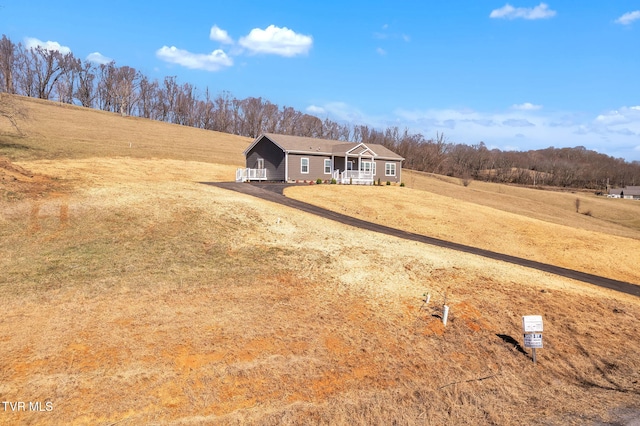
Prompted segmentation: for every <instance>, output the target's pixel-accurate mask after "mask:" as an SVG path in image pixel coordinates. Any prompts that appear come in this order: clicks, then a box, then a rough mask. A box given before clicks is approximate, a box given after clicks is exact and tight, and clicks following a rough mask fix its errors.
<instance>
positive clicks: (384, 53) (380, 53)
mask: <svg viewBox="0 0 640 426" xmlns="http://www.w3.org/2000/svg"><path fill="white" fill-rule="evenodd" d="M376 52H377V53H378V55H380V56H385V55H386V54H387V51H386V50H384V49H383V48H382V47H378V48H377V49H376Z"/></svg>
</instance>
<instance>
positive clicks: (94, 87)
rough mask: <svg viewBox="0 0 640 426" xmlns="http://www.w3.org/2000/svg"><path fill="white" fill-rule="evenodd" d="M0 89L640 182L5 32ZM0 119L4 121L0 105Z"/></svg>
mask: <svg viewBox="0 0 640 426" xmlns="http://www.w3.org/2000/svg"><path fill="white" fill-rule="evenodd" d="M0 92H5V93H11V94H17V95H22V96H29V97H35V98H40V99H47V100H56V101H59V102H62V103H69V104H76V105H81V106H84V107H88V108H95V109H100V110H104V111H111V112H116V113H120V114H122V115H133V116H138V117H143V118H149V119H152V120H159V121H165V122H169V123H176V124H181V125H185V126H193V127H198V128H202V129H207V130H216V131H220V132H226V133H231V134H236V135H240V136H247V137H251V138H254V137H256V136H258V135H259V134H261V133H281V134H287V135H297V136H308V137H316V138H324V139H334V140H344V141H351V142H364V143H377V144H381V145H384V146H385V147H387V148H389V149H391V150H393V151H395V152H397V153H398V154H400V155H402V156H403V157H404V158H405V159H406V161H405V163H404V167H405V168H409V169H414V170H419V171H426V172H431V173H438V174H446V175H449V176H456V177H460V178H461V179H465V180H468V179H482V180H490V181H495V182H505V183H516V184H525V185H550V186H564V187H575V188H591V189H605V188H606V187H607V185H611V186H625V185H640V162H638V161H634V162H631V163H629V162H626V161H625V160H624V159H621V158H613V157H610V156H607V155H604V154H600V153H597V152H595V151H590V150H587V149H585V148H584V147H576V148H553V147H550V148H547V149H543V150H536V151H527V152H517V151H500V150H498V149H492V150H489V149H487V147H486V146H485V144H484V143H483V142H480V143H478V144H476V145H472V146H469V145H465V144H458V143H453V142H449V141H448V140H447V139H446V138H445V136H444V135H442V134H438V135H436V138H435V139H427V138H425V137H424V136H423V135H421V134H418V133H410V132H408V131H407V130H405V131H401V130H400V129H399V128H397V127H389V128H387V129H384V130H378V129H374V128H370V127H369V126H366V125H358V124H344V123H338V122H336V121H333V120H330V119H328V118H325V119H324V120H322V119H320V118H318V117H316V116H313V115H310V114H306V113H303V112H300V111H297V110H295V109H294V108H292V107H287V106H283V107H280V106H278V105H276V104H273V103H271V102H270V101H268V100H265V99H262V98H255V97H249V98H246V99H236V98H235V97H233V96H232V95H231V94H230V93H229V92H226V91H222V92H220V93H219V94H217V95H216V96H212V95H211V94H210V92H209V89H208V88H205V89H204V92H202V91H200V90H199V89H198V88H196V87H195V86H193V85H192V84H189V83H179V82H178V81H177V78H176V77H166V78H165V79H164V80H163V81H158V80H153V81H152V80H150V79H149V78H148V77H147V76H145V75H143V74H142V73H141V72H140V71H137V70H135V69H134V68H131V67H128V66H120V67H119V66H116V64H115V62H110V63H108V64H101V65H96V64H94V63H92V62H89V61H86V60H85V61H81V60H80V59H78V58H75V57H74V56H73V54H72V53H67V54H62V53H60V52H58V51H54V50H47V49H44V48H35V49H34V48H31V49H27V48H25V47H24V46H23V45H22V44H21V43H18V44H15V43H13V42H12V41H11V40H10V39H8V38H7V37H6V36H5V35H3V36H2V39H1V40H0ZM0 115H3V116H5V118H9V119H12V118H13V117H12V113H11V111H10V109H7V108H6V105H5V106H4V107H3V106H2V105H0Z"/></svg>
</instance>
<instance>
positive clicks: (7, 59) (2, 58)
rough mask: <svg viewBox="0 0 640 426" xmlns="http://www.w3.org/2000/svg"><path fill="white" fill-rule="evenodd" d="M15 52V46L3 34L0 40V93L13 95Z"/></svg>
mask: <svg viewBox="0 0 640 426" xmlns="http://www.w3.org/2000/svg"><path fill="white" fill-rule="evenodd" d="M15 51H16V46H15V44H13V43H12V42H11V40H9V39H8V38H7V36H6V35H4V34H3V35H2V40H0V91H2V92H6V93H15V86H14V81H13V78H14V74H13V70H14V69H15V66H16V64H15V62H16V57H15Z"/></svg>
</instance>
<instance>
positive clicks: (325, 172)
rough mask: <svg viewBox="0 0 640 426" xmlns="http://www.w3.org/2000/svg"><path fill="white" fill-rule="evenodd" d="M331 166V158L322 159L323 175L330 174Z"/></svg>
mask: <svg viewBox="0 0 640 426" xmlns="http://www.w3.org/2000/svg"><path fill="white" fill-rule="evenodd" d="M327 161H328V162H329V171H327ZM332 168H333V161H331V158H325V159H324V174H325V175H330V174H331V169H332Z"/></svg>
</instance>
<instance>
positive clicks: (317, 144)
mask: <svg viewBox="0 0 640 426" xmlns="http://www.w3.org/2000/svg"><path fill="white" fill-rule="evenodd" d="M263 136H264V137H267V138H268V139H269V140H270V141H271V142H273V143H275V144H276V145H278V146H279V147H280V148H282V150H283V151H286V152H287V153H299V154H317V155H322V154H323V155H339V156H344V155H346V154H347V153H348V154H349V155H353V156H357V155H359V154H362V155H366V156H369V155H373V156H374V157H376V158H381V159H388V160H404V158H402V157H401V156H399V155H398V154H396V153H395V152H393V151H391V150H390V149H388V148H386V147H384V146H382V145H378V144H373V143H368V144H364V143H354V142H345V141H334V140H328V139H317V138H307V137H303V136H290V135H279V134H275V133H264V134H262V135H260V136H258V137H257V138H256V139H255V140H254V141H253V143H252V144H251V145H249V147H248V148H247V149H246V150H245V155H246V153H247V152H249V150H250V149H251V148H252V147H253V146H254V145H255V144H256V143H258V141H260V139H261V138H262V137H263Z"/></svg>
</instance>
